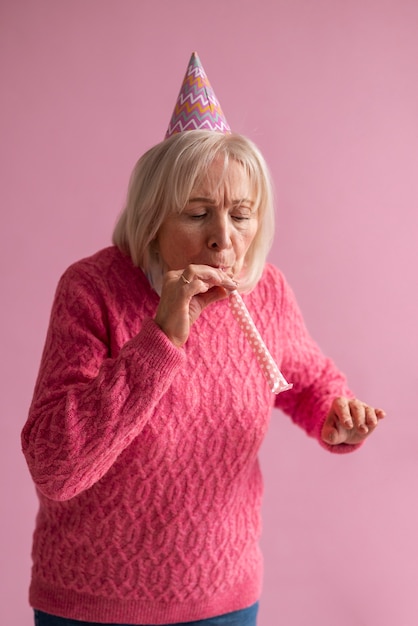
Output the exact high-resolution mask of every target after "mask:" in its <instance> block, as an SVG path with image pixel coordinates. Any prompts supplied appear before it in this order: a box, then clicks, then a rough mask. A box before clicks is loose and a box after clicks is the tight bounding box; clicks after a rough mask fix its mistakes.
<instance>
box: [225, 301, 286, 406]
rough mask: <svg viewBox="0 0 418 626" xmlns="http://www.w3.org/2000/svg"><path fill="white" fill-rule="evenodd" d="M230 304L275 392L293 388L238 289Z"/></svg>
mask: <svg viewBox="0 0 418 626" xmlns="http://www.w3.org/2000/svg"><path fill="white" fill-rule="evenodd" d="M229 305H230V307H231V310H232V313H233V315H234V317H235V319H236V320H237V322H238V324H239V325H240V327H241V330H242V331H243V332H244V334H245V336H246V337H247V339H248V341H249V343H250V346H251V348H252V349H253V352H254V354H255V356H256V359H257V361H258V363H259V365H260V367H261V370H262V372H263V374H264V376H265V377H266V380H267V382H268V385H269V387H270V389H271V391H272V392H273V393H276V394H279V393H281V392H282V391H286V390H287V389H291V388H292V387H293V385H292V384H291V383H288V382H287V380H286V379H285V377H284V376H283V374H282V373H281V371H280V370H279V368H278V367H277V365H276V363H275V362H274V360H273V357H272V356H271V354H270V352H269V351H268V349H267V346H266V344H265V343H264V341H263V340H262V338H261V335H260V333H259V332H258V330H257V328H256V325H255V324H254V321H253V319H252V317H251V315H250V313H249V311H248V309H247V307H246V306H245V304H244V301H243V299H242V298H241V296H240V294H239V293H238V291H237V290H236V289H234V291H231V293H230V295H229Z"/></svg>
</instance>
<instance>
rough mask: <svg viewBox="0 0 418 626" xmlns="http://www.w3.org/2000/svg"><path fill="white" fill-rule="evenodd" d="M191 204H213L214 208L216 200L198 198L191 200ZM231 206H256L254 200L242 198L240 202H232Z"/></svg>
mask: <svg viewBox="0 0 418 626" xmlns="http://www.w3.org/2000/svg"><path fill="white" fill-rule="evenodd" d="M189 202H204V203H205V204H212V205H213V206H215V205H216V200H214V199H213V198H204V197H200V196H198V197H196V198H190V199H189ZM231 204H232V205H233V206H239V205H241V204H250V205H251V206H252V205H254V200H250V198H241V199H239V200H232V202H231Z"/></svg>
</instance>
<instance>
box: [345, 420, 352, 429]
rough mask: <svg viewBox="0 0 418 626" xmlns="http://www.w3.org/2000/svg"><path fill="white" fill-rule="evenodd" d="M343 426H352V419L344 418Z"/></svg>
mask: <svg viewBox="0 0 418 626" xmlns="http://www.w3.org/2000/svg"><path fill="white" fill-rule="evenodd" d="M344 426H345V427H346V428H353V422H352V420H344Z"/></svg>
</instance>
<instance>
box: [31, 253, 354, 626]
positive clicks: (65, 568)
mask: <svg viewBox="0 0 418 626" xmlns="http://www.w3.org/2000/svg"><path fill="white" fill-rule="evenodd" d="M158 300H159V297H158V295H157V294H156V293H155V292H154V291H153V290H152V289H151V287H150V285H149V283H148V281H147V278H146V277H145V276H144V274H143V273H142V271H141V270H140V269H138V268H137V267H134V266H133V264H132V262H131V261H130V259H129V258H127V257H126V256H124V255H123V254H122V253H121V252H120V251H119V250H118V249H117V248H115V247H110V248H106V249H105V250H102V251H100V252H98V253H97V254H95V255H94V256H92V257H90V258H88V259H84V260H82V261H80V262H78V263H75V264H74V265H72V266H71V267H70V268H69V269H68V270H67V271H66V272H65V274H64V275H63V277H62V278H61V280H60V283H59V286H58V289H57V293H56V296H55V301H54V305H53V309H52V314H51V320H50V326H49V330H48V335H47V339H46V345H45V349H44V353H43V358H42V363H41V367H40V372H39V376H38V380H37V383H36V388H35V392H34V398H33V402H32V406H31V408H30V414H29V418H28V421H27V423H26V425H25V427H24V429H23V433H22V442H23V450H24V453H25V456H26V459H27V462H28V465H29V468H30V471H31V474H32V476H33V479H34V481H35V484H36V487H37V491H38V495H39V501H40V509H39V514H38V516H37V522H36V530H35V534H34V543H33V570H32V582H31V589H30V602H31V604H32V606H34V607H35V608H38V609H41V610H43V611H46V612H48V613H52V614H55V615H59V616H64V617H71V618H73V619H79V620H85V621H97V622H118V623H121V622H123V623H133V624H134V623H140V624H170V623H173V622H180V621H192V620H197V619H203V618H206V617H210V616H213V615H219V614H222V613H227V612H229V611H234V610H237V609H241V608H244V607H247V606H249V605H251V604H252V603H253V602H255V601H256V600H257V599H258V597H259V594H260V586H261V577H262V561H261V555H260V551H259V546H258V540H259V535H260V503H261V495H262V479H261V476H260V469H259V464H258V460H257V454H258V451H259V448H260V445H261V443H262V440H263V437H264V435H265V433H266V430H267V426H268V421H269V416H270V413H271V408H272V406H273V405H274V403H275V405H276V407H278V408H280V409H282V410H283V411H284V412H286V413H287V414H289V415H290V416H291V418H292V419H293V420H294V421H295V422H296V423H297V424H298V425H300V426H301V427H303V428H304V429H305V431H306V432H307V433H308V434H309V435H311V436H313V437H315V438H317V439H318V440H319V439H320V429H321V426H322V423H323V420H324V417H325V415H326V413H327V412H328V410H329V406H330V402H331V400H332V398H334V397H335V396H337V395H341V394H345V395H347V394H349V393H350V392H349V391H348V389H347V388H346V383H345V379H344V377H343V376H342V375H341V374H340V373H339V371H338V370H337V369H336V368H335V366H334V364H333V363H332V362H331V361H330V360H329V359H327V358H325V357H324V356H323V354H322V353H321V351H320V350H319V348H318V347H317V345H316V344H315V343H314V342H313V341H312V339H311V337H310V336H309V334H308V332H307V330H306V328H305V325H304V323H303V320H302V317H301V314H300V312H299V309H298V307H297V305H296V303H295V300H294V297H293V294H292V292H291V290H290V289H289V287H288V285H287V284H286V282H285V280H284V278H283V276H282V274H281V273H280V272H279V271H278V270H277V269H275V268H274V267H272V266H270V265H267V266H266V269H265V272H264V274H263V277H262V279H261V280H260V282H259V283H258V285H257V286H256V288H255V289H254V290H253V291H252V292H251V293H250V294H249V295H247V296H244V300H245V302H246V304H247V307H248V308H249V310H250V312H251V314H252V316H253V318H254V321H255V323H256V325H257V327H258V329H259V331H260V333H261V335H262V337H263V339H264V340H265V342H266V344H267V346H268V347H269V349H270V351H271V353H272V355H273V357H274V358H275V360H276V362H277V364H278V365H279V367H280V368H281V370H282V372H283V374H284V375H285V377H286V378H287V380H289V381H290V382H292V383H293V385H294V387H293V389H292V390H290V391H286V392H284V393H282V394H281V395H279V396H274V395H273V394H272V393H271V392H270V391H269V388H268V386H267V383H266V381H265V379H264V376H263V374H262V372H261V370H260V368H259V366H258V364H257V362H256V360H255V358H254V356H253V354H252V352H251V349H250V346H249V344H248V342H247V340H246V338H245V337H244V335H243V333H242V332H241V330H240V328H239V327H238V324H237V323H236V321H235V320H234V318H233V317H232V314H231V311H230V308H229V306H228V302H227V301H220V302H217V303H215V304H213V305H211V306H209V307H208V308H207V309H205V311H204V312H203V313H202V315H201V316H200V317H199V319H198V320H197V321H196V323H195V324H194V325H193V328H192V332H191V334H190V337H189V339H188V341H187V343H186V344H185V346H184V347H183V348H182V349H178V348H176V347H175V346H174V345H173V344H172V343H171V342H170V341H169V340H168V338H167V337H166V336H165V335H164V333H163V332H162V331H161V330H160V328H159V327H158V326H157V325H156V324H155V322H154V321H153V317H154V315H155V312H156V308H157V305H158ZM350 395H351V394H350ZM322 445H324V447H327V446H326V445H325V444H322ZM329 449H330V450H332V451H334V452H343V451H348V450H350V449H352V447H351V446H336V447H330V448H329Z"/></svg>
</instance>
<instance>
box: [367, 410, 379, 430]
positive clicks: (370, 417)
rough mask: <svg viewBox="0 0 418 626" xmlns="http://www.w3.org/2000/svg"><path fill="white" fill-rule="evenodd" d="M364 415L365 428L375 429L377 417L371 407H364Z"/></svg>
mask: <svg viewBox="0 0 418 626" xmlns="http://www.w3.org/2000/svg"><path fill="white" fill-rule="evenodd" d="M365 413H366V425H367V427H368V428H369V429H370V428H376V426H377V415H376V411H375V409H374V408H373V407H372V406H368V405H366V406H365Z"/></svg>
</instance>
